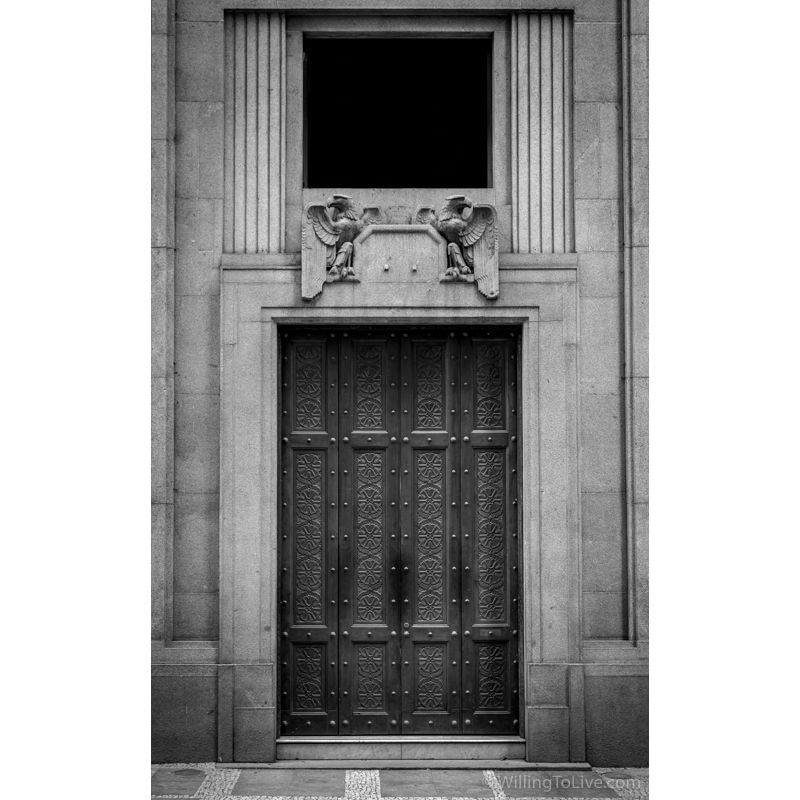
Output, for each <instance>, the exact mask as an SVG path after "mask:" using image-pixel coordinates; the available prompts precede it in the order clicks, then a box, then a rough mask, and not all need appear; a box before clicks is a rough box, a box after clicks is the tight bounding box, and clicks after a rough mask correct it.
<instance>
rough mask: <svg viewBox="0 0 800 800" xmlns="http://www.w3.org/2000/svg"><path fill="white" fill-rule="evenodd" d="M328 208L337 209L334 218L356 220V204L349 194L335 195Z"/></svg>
mask: <svg viewBox="0 0 800 800" xmlns="http://www.w3.org/2000/svg"><path fill="white" fill-rule="evenodd" d="M328 208H333V209H335V211H334V216H336V217H338V216H344V217H348V218H349V219H356V204H355V203H354V202H353V198H352V197H350V195H347V194H335V195H333V197H331V199H330V200H329V201H328Z"/></svg>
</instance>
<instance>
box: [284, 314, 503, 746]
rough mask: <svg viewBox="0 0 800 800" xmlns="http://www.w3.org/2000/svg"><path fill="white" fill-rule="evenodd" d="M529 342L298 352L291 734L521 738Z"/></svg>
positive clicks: (316, 342) (351, 336)
mask: <svg viewBox="0 0 800 800" xmlns="http://www.w3.org/2000/svg"><path fill="white" fill-rule="evenodd" d="M517 342H518V338H517V336H516V335H515V332H514V331H511V330H508V329H503V328H496V327H492V328H484V329H459V330H427V329H415V330H412V329H396V330H395V329H380V328H363V329H352V330H348V331H342V330H339V331H337V332H335V333H334V334H333V335H331V334H329V333H319V332H314V331H297V332H291V333H286V334H284V336H283V338H282V345H283V346H282V367H283V369H282V384H283V386H282V392H281V416H282V448H281V452H282V467H281V471H282V485H281V506H282V508H281V511H282V515H281V520H282V527H281V539H280V551H281V587H280V608H281V620H280V625H281V628H280V633H281V670H280V675H281V687H280V693H279V697H280V702H281V709H280V725H281V734H283V735H290V734H293V735H297V734H309V735H325V734H328V735H331V734H343V735H344V734H346V735H387V734H389V735H391V734H403V733H406V734H416V735H421V734H433V735H435V734H442V735H448V734H450V735H452V734H459V733H463V734H515V733H517V731H518V729H519V725H518V717H519V694H518V686H519V670H518V664H517V660H518V659H517V653H518V629H519V620H518V616H517V612H518V601H517V597H518V591H517V585H518V575H517V564H518V547H519V541H518V532H517V511H518V507H517V474H516V458H517V445H518V442H517V417H518V413H519V409H518V408H517V401H516V383H517Z"/></svg>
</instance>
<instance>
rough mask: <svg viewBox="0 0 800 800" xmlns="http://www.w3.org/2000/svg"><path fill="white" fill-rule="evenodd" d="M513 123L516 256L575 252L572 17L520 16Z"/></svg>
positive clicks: (515, 31)
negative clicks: (520, 254) (521, 254)
mask: <svg viewBox="0 0 800 800" xmlns="http://www.w3.org/2000/svg"><path fill="white" fill-rule="evenodd" d="M511 120H512V123H511V124H512V129H511V142H512V154H511V182H512V190H511V191H512V206H513V218H512V244H513V250H514V252H515V253H571V252H574V250H575V234H574V210H573V189H572V17H571V16H570V15H568V14H527V13H522V14H514V15H513V16H512V18H511Z"/></svg>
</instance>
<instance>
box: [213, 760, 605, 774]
mask: <svg viewBox="0 0 800 800" xmlns="http://www.w3.org/2000/svg"><path fill="white" fill-rule="evenodd" d="M214 766H215V767H216V768H217V769H480V770H484V769H513V770H527V771H532V770H545V771H549V772H577V771H583V772H585V771H587V770H591V768H592V766H591V764H589V763H588V762H587V761H569V762H556V763H551V762H543V761H522V760H519V759H508V760H502V761H501V760H498V759H485V760H478V759H469V760H464V759H452V758H449V759H425V760H420V759H413V760H412V759H402V760H401V759H397V760H394V759H392V760H378V759H365V760H359V759H324V760H313V761H307V760H297V761H273V762H270V763H268V764H266V763H249V762H244V763H236V762H233V763H229V762H223V763H219V764H215V765H214Z"/></svg>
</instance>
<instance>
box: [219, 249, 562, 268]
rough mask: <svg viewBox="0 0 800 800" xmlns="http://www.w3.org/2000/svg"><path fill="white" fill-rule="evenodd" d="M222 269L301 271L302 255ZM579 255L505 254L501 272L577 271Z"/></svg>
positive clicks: (238, 257) (252, 259) (234, 262)
mask: <svg viewBox="0 0 800 800" xmlns="http://www.w3.org/2000/svg"><path fill="white" fill-rule="evenodd" d="M221 265H222V269H225V270H237V269H243V270H246V269H282V270H287V269H289V270H299V269H300V253H223V255H222V264H221ZM577 268H578V254H577V253H501V254H500V269H577Z"/></svg>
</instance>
